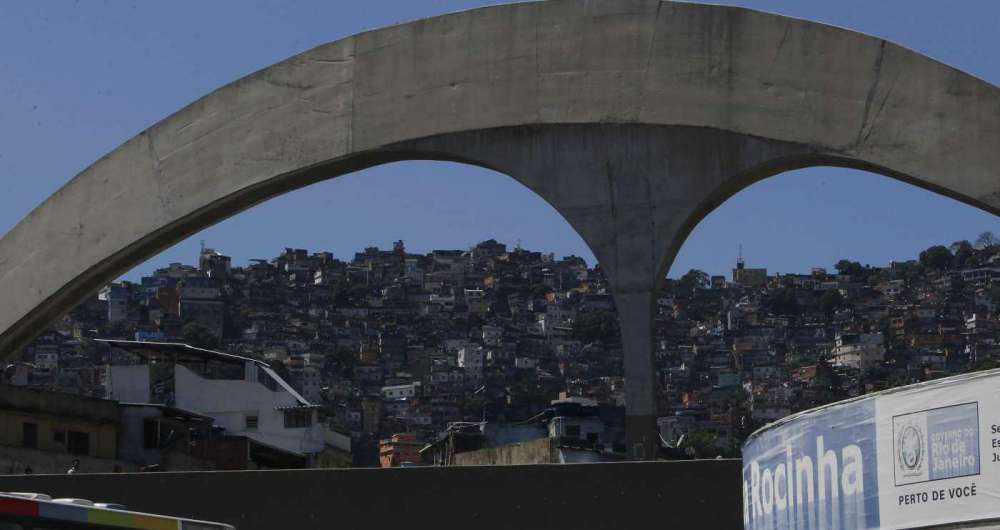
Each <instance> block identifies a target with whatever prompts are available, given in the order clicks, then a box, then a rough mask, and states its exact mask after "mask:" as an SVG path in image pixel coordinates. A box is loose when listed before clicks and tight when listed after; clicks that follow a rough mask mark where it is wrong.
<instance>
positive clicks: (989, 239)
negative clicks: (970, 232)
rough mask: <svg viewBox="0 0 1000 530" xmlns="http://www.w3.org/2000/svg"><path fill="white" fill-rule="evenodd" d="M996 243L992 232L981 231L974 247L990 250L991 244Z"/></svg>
mask: <svg viewBox="0 0 1000 530" xmlns="http://www.w3.org/2000/svg"><path fill="white" fill-rule="evenodd" d="M996 244H997V237H996V236H995V235H993V232H983V233H982V234H979V237H977V238H976V247H978V248H981V249H983V250H992V249H993V246H994V245H996Z"/></svg>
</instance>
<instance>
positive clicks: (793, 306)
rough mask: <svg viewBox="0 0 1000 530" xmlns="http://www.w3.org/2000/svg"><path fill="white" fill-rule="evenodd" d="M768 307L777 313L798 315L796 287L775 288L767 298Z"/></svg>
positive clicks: (773, 312)
mask: <svg viewBox="0 0 1000 530" xmlns="http://www.w3.org/2000/svg"><path fill="white" fill-rule="evenodd" d="M766 304H767V308H768V310H770V311H771V313H772V314H775V315H791V316H795V315H798V314H799V312H800V310H799V301H798V299H797V298H796V296H795V289H788V288H782V289H775V290H774V291H773V292H772V293H771V294H770V296H768V298H767V302H766Z"/></svg>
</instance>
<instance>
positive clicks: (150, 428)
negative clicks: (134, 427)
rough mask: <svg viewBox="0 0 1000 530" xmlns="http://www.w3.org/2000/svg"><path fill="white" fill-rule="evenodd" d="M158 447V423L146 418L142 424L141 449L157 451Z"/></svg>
mask: <svg viewBox="0 0 1000 530" xmlns="http://www.w3.org/2000/svg"><path fill="white" fill-rule="evenodd" d="M159 446H160V422H158V421H156V420H154V419H149V418H147V419H146V420H144V421H143V422H142V448H143V449H157V448H158V447H159Z"/></svg>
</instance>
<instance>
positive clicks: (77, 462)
mask: <svg viewBox="0 0 1000 530" xmlns="http://www.w3.org/2000/svg"><path fill="white" fill-rule="evenodd" d="M79 467H80V460H79V459H76V458H74V459H73V465H71V466H70V467H69V471H67V472H66V474H67V475H72V474H74V473H76V470H77V468H79Z"/></svg>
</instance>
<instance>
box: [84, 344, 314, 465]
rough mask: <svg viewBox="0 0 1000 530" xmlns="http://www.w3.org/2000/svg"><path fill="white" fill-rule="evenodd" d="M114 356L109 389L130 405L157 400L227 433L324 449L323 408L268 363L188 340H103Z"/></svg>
mask: <svg viewBox="0 0 1000 530" xmlns="http://www.w3.org/2000/svg"><path fill="white" fill-rule="evenodd" d="M101 342H105V343H107V344H109V345H110V346H111V347H112V358H113V359H116V360H119V361H120V360H123V359H129V358H131V362H133V363H134V364H112V365H111V366H109V367H108V373H107V380H106V383H105V385H106V393H107V397H108V398H109V399H114V400H118V401H121V402H125V403H139V404H144V403H157V404H163V405H169V406H172V407H177V408H180V409H184V410H189V411H192V412H196V413H198V414H202V415H205V416H209V417H211V418H213V419H214V420H215V425H216V426H220V427H223V428H225V430H226V434H231V435H237V436H246V437H247V438H251V439H253V440H255V441H257V442H259V443H262V444H267V445H270V446H273V447H277V448H280V449H283V450H285V451H289V452H293V453H298V454H302V455H307V456H308V455H314V454H316V453H319V452H321V451H323V449H324V446H325V445H324V431H325V430H326V429H324V428H323V427H322V426H321V425H319V424H318V423H317V421H316V420H317V410H316V409H317V407H316V406H315V405H313V404H311V403H310V402H309V401H308V400H306V399H305V398H304V397H302V396H301V395H300V394H299V393H298V392H296V391H295V390H294V389H293V388H292V387H291V385H289V384H288V382H286V381H285V380H283V379H282V378H281V377H280V376H278V374H276V373H275V372H274V371H273V370H271V368H270V367H268V366H267V365H266V364H264V363H263V362H260V361H257V360H254V359H250V358H247V357H240V356H238V355H230V354H226V353H220V352H214V351H209V350H202V349H199V348H193V347H191V346H187V345H184V344H168V343H155V342H132V341H115V340H106V341H101Z"/></svg>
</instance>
